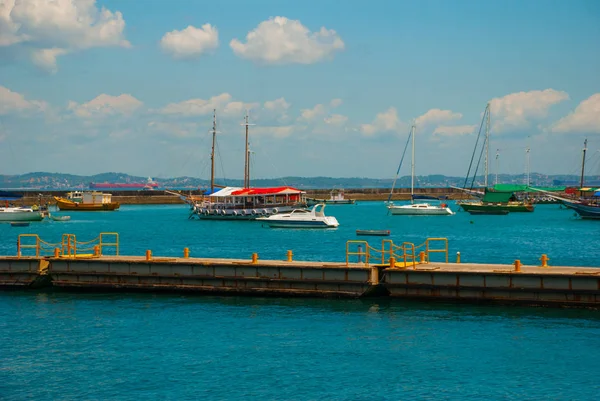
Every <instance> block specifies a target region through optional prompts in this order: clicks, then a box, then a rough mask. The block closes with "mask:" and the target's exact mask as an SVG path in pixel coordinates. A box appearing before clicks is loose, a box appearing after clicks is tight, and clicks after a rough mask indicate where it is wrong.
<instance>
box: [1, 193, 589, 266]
mask: <svg viewBox="0 0 600 401" xmlns="http://www.w3.org/2000/svg"><path fill="white" fill-rule="evenodd" d="M454 208H456V205H454ZM325 213H326V214H329V215H333V216H335V217H336V218H337V219H338V221H339V222H340V227H339V228H338V229H332V230H298V229H272V228H265V227H262V225H261V224H260V223H258V222H241V221H206V220H197V219H195V220H188V219H187V217H188V214H189V210H188V209H187V207H186V206H183V205H165V206H131V205H124V206H122V208H121V210H119V211H117V212H70V213H67V212H62V214H68V215H70V216H71V220H70V221H68V222H55V221H47V222H41V223H32V224H31V225H30V226H29V227H11V226H10V225H9V224H0V238H1V239H2V241H0V255H16V241H17V235H18V234H20V233H35V234H38V235H39V236H40V237H41V238H42V239H43V240H45V241H47V242H51V243H58V242H60V239H61V235H62V234H63V233H71V234H75V235H76V236H77V239H78V240H79V241H87V240H91V239H93V238H95V237H96V236H97V235H98V233H100V232H118V233H119V235H120V243H121V254H123V255H144V254H145V251H146V250H147V249H150V250H152V253H153V255H156V256H181V255H182V254H183V248H185V247H188V248H189V249H190V255H191V256H192V257H232V258H250V257H251V255H252V253H253V252H257V253H258V254H259V258H261V259H285V255H286V251H287V250H288V249H290V250H292V251H293V252H294V258H295V259H296V260H323V261H344V260H345V244H346V241H347V240H354V239H367V240H369V243H370V244H371V245H373V246H376V247H378V248H381V238H373V237H357V236H356V234H355V231H356V229H388V230H391V232H392V235H391V236H390V237H389V238H390V239H392V240H393V241H394V242H396V243H402V242H404V241H408V242H412V243H414V244H415V245H419V244H422V243H423V242H424V241H425V239H426V238H428V237H446V238H448V241H449V248H450V255H451V257H450V261H454V260H455V259H456V252H460V253H461V260H462V261H463V262H478V263H485V262H487V263H507V264H509V263H512V262H513V261H514V260H515V259H520V260H521V262H522V263H524V264H533V265H537V264H539V263H540V261H539V258H540V256H541V255H542V254H547V255H548V257H549V258H550V262H549V263H550V265H555V266H557V265H562V266H565V265H573V266H589V267H600V247H598V245H597V239H598V237H599V235H600V222H598V221H589V220H581V219H577V218H574V217H573V216H574V212H573V211H570V210H567V209H560V208H559V207H558V206H557V205H539V206H537V207H536V210H535V212H533V213H511V214H508V215H506V216H471V215H469V214H468V213H465V212H458V213H457V214H456V215H454V216H388V215H387V210H386V208H385V206H384V204H383V202H359V203H358V204H356V205H337V206H327V208H326V210H325ZM436 256H438V257H440V255H436ZM434 257H435V256H434Z"/></svg>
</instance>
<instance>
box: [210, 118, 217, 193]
mask: <svg viewBox="0 0 600 401" xmlns="http://www.w3.org/2000/svg"><path fill="white" fill-rule="evenodd" d="M216 138H217V110H216V109H213V130H212V149H211V151H210V193H211V194H212V193H213V192H214V190H215V140H216Z"/></svg>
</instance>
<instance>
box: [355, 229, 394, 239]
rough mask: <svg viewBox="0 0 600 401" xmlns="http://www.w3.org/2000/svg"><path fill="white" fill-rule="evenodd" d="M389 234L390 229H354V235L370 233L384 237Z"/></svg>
mask: <svg viewBox="0 0 600 401" xmlns="http://www.w3.org/2000/svg"><path fill="white" fill-rule="evenodd" d="M390 234H391V232H390V230H356V235H372V236H379V237H386V236H389V235H390Z"/></svg>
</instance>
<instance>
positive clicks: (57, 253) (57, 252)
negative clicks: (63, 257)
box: [54, 248, 60, 258]
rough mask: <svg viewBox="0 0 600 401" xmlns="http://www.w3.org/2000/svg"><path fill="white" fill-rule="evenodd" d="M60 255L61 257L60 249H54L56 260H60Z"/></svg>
mask: <svg viewBox="0 0 600 401" xmlns="http://www.w3.org/2000/svg"><path fill="white" fill-rule="evenodd" d="M59 255H60V249H58V248H54V257H55V258H58V257H59Z"/></svg>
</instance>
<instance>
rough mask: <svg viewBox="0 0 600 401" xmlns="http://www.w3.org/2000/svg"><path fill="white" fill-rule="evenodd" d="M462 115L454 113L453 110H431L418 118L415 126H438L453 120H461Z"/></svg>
mask: <svg viewBox="0 0 600 401" xmlns="http://www.w3.org/2000/svg"><path fill="white" fill-rule="evenodd" d="M461 118H462V114H460V113H454V112H452V111H451V110H440V109H431V110H428V111H427V112H426V113H425V114H423V115H422V116H419V117H417V119H416V120H415V124H416V125H417V127H423V126H431V125H438V124H441V123H445V122H448V121H453V120H460V119H461Z"/></svg>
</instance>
